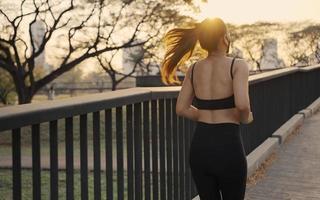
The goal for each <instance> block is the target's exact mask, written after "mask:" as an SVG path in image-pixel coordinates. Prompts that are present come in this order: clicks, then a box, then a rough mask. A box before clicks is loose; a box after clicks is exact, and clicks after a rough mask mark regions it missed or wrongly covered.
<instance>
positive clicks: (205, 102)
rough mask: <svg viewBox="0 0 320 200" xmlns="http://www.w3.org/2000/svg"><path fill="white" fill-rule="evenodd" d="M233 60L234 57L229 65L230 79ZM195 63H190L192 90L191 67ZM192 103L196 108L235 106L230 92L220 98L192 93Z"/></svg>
mask: <svg viewBox="0 0 320 200" xmlns="http://www.w3.org/2000/svg"><path fill="white" fill-rule="evenodd" d="M234 60H235V58H233V59H232V62H231V67H230V74H231V78H232V79H233V75H232V68H233V63H234ZM195 64H196V62H195V63H194V64H193V65H192V71H191V84H192V88H193V91H194V87H193V69H194V67H195ZM194 105H195V106H196V107H197V108H198V109H226V108H234V107H235V103H234V95H233V94H232V95H231V96H229V97H226V98H221V99H200V98H198V97H197V96H196V95H194Z"/></svg>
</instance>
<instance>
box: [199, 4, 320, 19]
mask: <svg viewBox="0 0 320 200" xmlns="http://www.w3.org/2000/svg"><path fill="white" fill-rule="evenodd" d="M197 3H198V5H199V6H200V10H201V13H200V14H198V15H196V16H195V18H196V19H198V20H202V19H204V18H206V17H215V16H217V17H221V18H223V19H224V20H225V21H227V22H231V23H237V24H240V23H253V22H256V21H278V22H288V21H301V20H312V21H318V20H320V12H319V9H318V8H320V1H319V0H281V1H277V0H269V1H257V0H243V1H235V0H224V1H216V0H208V2H207V3H202V2H200V0H198V2H197Z"/></svg>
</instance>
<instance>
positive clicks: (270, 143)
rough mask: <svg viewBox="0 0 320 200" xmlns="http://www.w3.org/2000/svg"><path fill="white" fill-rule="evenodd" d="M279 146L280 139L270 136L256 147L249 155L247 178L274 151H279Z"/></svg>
mask: <svg viewBox="0 0 320 200" xmlns="http://www.w3.org/2000/svg"><path fill="white" fill-rule="evenodd" d="M279 147H280V145H279V142H278V139H277V138H272V137H269V138H268V139H266V140H265V141H264V142H263V143H262V144H260V145H259V146H258V147H257V148H255V149H254V150H253V151H252V152H251V153H250V154H249V155H248V156H247V163H248V172H247V178H249V177H250V176H251V175H252V174H253V173H254V172H255V171H256V170H257V169H258V168H259V167H260V165H261V164H262V163H263V162H264V161H265V160H266V159H267V158H268V157H269V156H270V155H271V154H272V153H273V152H274V151H277V150H278V149H279Z"/></svg>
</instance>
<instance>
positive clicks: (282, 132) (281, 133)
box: [270, 113, 311, 144]
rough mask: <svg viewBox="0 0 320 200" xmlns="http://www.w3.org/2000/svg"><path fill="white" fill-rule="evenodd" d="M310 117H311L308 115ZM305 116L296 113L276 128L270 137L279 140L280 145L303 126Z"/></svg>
mask: <svg viewBox="0 0 320 200" xmlns="http://www.w3.org/2000/svg"><path fill="white" fill-rule="evenodd" d="M310 116H311V115H310ZM304 118H305V115H304V114H301V113H298V114H295V115H293V116H292V117H291V118H290V119H289V120H288V121H286V123H284V124H283V125H282V126H280V128H278V129H277V130H276V131H275V132H274V133H273V134H272V135H271V136H270V137H271V138H279V144H282V143H283V142H284V141H285V140H286V139H287V137H288V136H289V135H290V134H291V133H292V132H293V131H294V130H295V129H297V128H298V127H300V126H301V125H302V124H303V121H304Z"/></svg>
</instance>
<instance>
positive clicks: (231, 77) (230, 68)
mask: <svg viewBox="0 0 320 200" xmlns="http://www.w3.org/2000/svg"><path fill="white" fill-rule="evenodd" d="M235 59H236V58H235V57H234V58H233V59H232V62H231V67H230V75H231V78H232V80H233V74H232V68H233V63H234V60H235Z"/></svg>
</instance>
